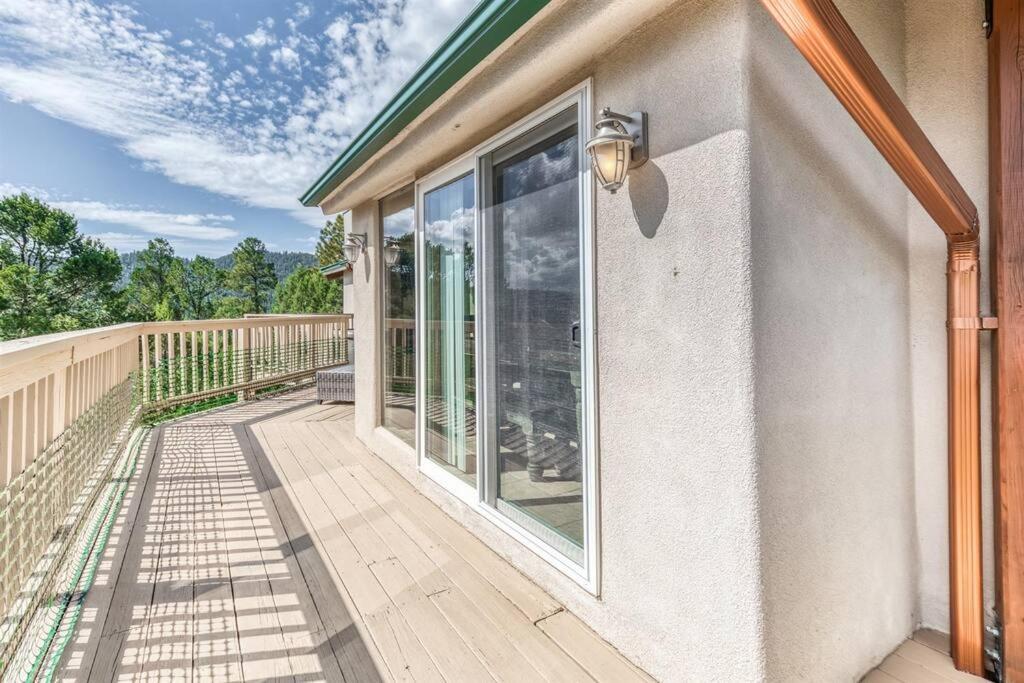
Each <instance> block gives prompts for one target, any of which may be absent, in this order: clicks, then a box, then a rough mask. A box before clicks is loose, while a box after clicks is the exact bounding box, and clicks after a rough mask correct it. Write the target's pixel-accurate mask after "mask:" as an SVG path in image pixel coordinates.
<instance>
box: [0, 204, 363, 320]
mask: <svg viewBox="0 0 1024 683" xmlns="http://www.w3.org/2000/svg"><path fill="white" fill-rule="evenodd" d="M342 229H343V227H342V225H341V219H340V217H339V218H338V219H337V220H335V221H330V222H328V223H327V225H326V226H325V227H324V228H323V229H322V230H321V235H320V241H319V243H318V244H317V255H315V256H314V255H313V254H306V253H302V252H272V251H268V250H267V248H266V245H264V244H263V242H262V241H260V240H259V239H257V238H255V237H246V238H245V239H243V240H242V241H241V242H240V243H239V244H238V245H237V246H236V247H235V248H234V250H233V251H232V252H231V253H230V254H227V255H225V256H222V257H220V258H217V259H210V258H207V257H204V256H196V257H194V258H183V257H181V256H178V255H177V254H175V252H174V247H173V246H172V245H171V243H170V242H168V241H167V240H165V239H163V238H155V239H152V240H150V241H149V243H148V244H147V246H146V248H145V249H143V250H141V251H136V252H132V253H130V254H121V255H120V256H119V255H118V254H117V253H116V252H115V251H114V250H113V249H110V248H108V247H106V246H105V245H104V244H103V243H102V242H100V241H99V240H96V239H94V238H91V237H88V236H86V235H83V234H81V233H80V232H79V228H78V221H77V220H76V219H75V217H74V216H73V215H71V214H69V213H67V212H65V211H62V210H60V209H55V208H53V207H50V206H48V205H47V204H46V203H45V202H42V201H40V200H39V199H37V198H34V197H31V196H29V195H27V194H19V195H13V196H9V197H2V198H0V340H2V339H16V338H19V337H25V336H32V335H37V334H46V333H49V332H62V331H69V330H76V329H83V328H88V327H100V326H103V325H111V324H115V323H119V322H128V321H149V320H197V319H204V318H236V317H241V316H243V315H246V314H248V313H266V312H270V311H273V312H274V313H334V312H340V311H341V309H342V302H341V296H342V290H341V286H340V285H339V283H337V282H329V281H328V280H326V279H324V278H323V276H321V275H320V272H319V270H318V269H317V268H316V267H315V264H317V263H318V262H325V259H330V260H327V261H326V263H333V262H334V261H337V260H338V258H340V256H337V257H335V256H336V255H337V254H340V241H339V240H340V237H339V235H340V234H341V232H342Z"/></svg>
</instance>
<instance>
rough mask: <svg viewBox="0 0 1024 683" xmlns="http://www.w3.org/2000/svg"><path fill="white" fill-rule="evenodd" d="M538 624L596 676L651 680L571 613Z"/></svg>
mask: <svg viewBox="0 0 1024 683" xmlns="http://www.w3.org/2000/svg"><path fill="white" fill-rule="evenodd" d="M537 626H539V627H540V629H541V630H542V631H544V632H545V633H547V634H548V635H549V636H550V637H551V638H552V639H553V640H554V641H555V642H556V643H558V644H559V646H561V648H562V649H563V650H565V651H566V652H567V653H568V654H569V655H570V656H571V657H572V658H573V659H575V660H576V661H577V662H578V663H579V664H580V666H582V667H583V668H584V669H586V671H587V672H588V673H590V675H591V676H594V677H595V678H599V679H602V680H611V681H617V682H624V681H645V682H646V683H650V682H651V681H653V679H652V678H651V677H650V676H648V675H647V674H645V673H644V672H642V671H640V669H638V668H636V667H635V666H633V665H632V664H631V663H630V662H629V661H628V660H627V659H626V658H625V657H623V656H622V655H621V654H619V653H618V652H616V651H615V649H614V648H612V647H611V646H610V645H609V644H608V643H607V642H605V641H604V640H602V639H601V637H600V636H598V635H597V634H596V633H594V632H593V631H592V630H590V628H589V627H588V626H587V625H586V624H584V623H583V622H582V621H581V620H580V619H579V618H578V617H577V616H576V615H574V614H572V613H571V612H567V611H562V612H558V613H556V614H553V615H551V616H550V617H547V618H545V619H542V620H541V621H539V622H537Z"/></svg>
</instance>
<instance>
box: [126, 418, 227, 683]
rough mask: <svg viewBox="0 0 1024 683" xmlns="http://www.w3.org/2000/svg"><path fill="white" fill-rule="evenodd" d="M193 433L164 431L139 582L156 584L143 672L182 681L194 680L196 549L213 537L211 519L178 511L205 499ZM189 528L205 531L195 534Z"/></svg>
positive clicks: (140, 663) (147, 614)
mask: <svg viewBox="0 0 1024 683" xmlns="http://www.w3.org/2000/svg"><path fill="white" fill-rule="evenodd" d="M188 432H189V430H182V429H181V428H179V427H178V426H175V425H172V426H169V427H167V428H166V429H165V430H164V438H163V445H162V455H163V457H161V459H160V465H159V470H158V471H157V482H156V498H155V500H154V502H153V514H152V515H150V518H149V520H148V521H147V525H146V528H147V532H148V534H149V535H151V536H152V539H153V540H152V542H151V543H148V544H147V546H148V547H147V550H149V551H150V552H148V553H146V554H145V556H144V557H143V564H142V571H141V572H140V573H139V575H138V576H137V577H136V578H135V580H136V581H139V582H142V583H147V582H148V583H152V585H153V593H152V600H151V602H150V604H149V606H148V608H147V609H145V611H144V623H145V626H144V630H143V634H142V637H141V638H140V645H141V647H140V648H139V650H138V657H137V660H136V666H137V667H139V669H138V671H139V672H140V673H142V672H145V673H146V674H147V675H154V674H156V675H158V676H159V677H161V678H167V679H171V680H179V681H180V680H184V681H191V680H192V655H193V651H194V641H193V637H194V633H193V628H192V627H193V620H194V617H195V614H194V607H195V602H194V599H195V592H194V591H195V583H194V576H195V575H194V569H195V562H196V558H195V550H196V543H197V542H198V541H201V540H206V539H207V538H208V537H209V536H210V532H209V531H208V529H207V527H208V524H207V523H206V522H205V520H200V521H199V522H196V520H195V519H194V518H191V516H190V515H188V514H187V513H186V512H183V511H179V510H177V509H176V507H177V506H176V503H178V502H180V501H187V502H190V503H195V502H197V499H198V500H201V496H200V494H199V493H198V490H197V477H196V476H195V475H194V472H195V468H196V466H197V461H198V459H199V455H200V454H199V453H198V452H197V449H196V444H194V443H191V442H190V441H189V433H188ZM189 525H197V526H199V528H200V530H199V531H196V532H192V531H190V530H189V529H188V528H187V526H189Z"/></svg>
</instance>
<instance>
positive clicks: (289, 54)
mask: <svg viewBox="0 0 1024 683" xmlns="http://www.w3.org/2000/svg"><path fill="white" fill-rule="evenodd" d="M270 58H271V59H272V60H273V62H274V63H275V64H281V65H282V66H284V67H285V68H288V69H297V68H299V61H300V60H299V53H298V52H296V51H295V50H293V49H291V48H290V47H288V46H287V45H284V46H282V47H279V48H277V49H276V50H272V51H271V53H270Z"/></svg>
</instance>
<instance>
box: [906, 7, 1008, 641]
mask: <svg viewBox="0 0 1024 683" xmlns="http://www.w3.org/2000/svg"><path fill="white" fill-rule="evenodd" d="M983 19H984V6H983V3H980V2H979V3H973V2H962V1H960V0H927V1H926V0H917V1H916V2H912V3H909V4H908V5H907V12H906V32H907V98H906V101H907V106H908V107H909V108H910V111H911V112H912V113H913V114H914V116H915V117H916V118H917V120H918V123H919V124H920V125H921V127H922V128H923V129H924V131H925V132H926V133H927V134H928V137H929V138H930V139H931V141H932V144H934V145H935V148H936V149H937V150H938V151H939V153H940V154H941V155H942V157H943V159H945V160H946V163H947V164H948V165H949V167H950V168H951V169H952V170H953V172H954V173H955V174H956V176H957V178H958V179H959V180H960V183H961V184H962V185H963V186H964V189H965V190H967V194H968V195H969V196H970V197H971V199H972V200H973V201H974V203H975V205H976V206H977V207H978V215H979V218H980V223H981V225H980V227H981V235H982V248H981V257H982V259H981V267H982V270H981V281H982V287H981V291H982V303H981V310H982V311H983V312H986V311H989V310H991V309H990V308H989V302H988V297H987V292H988V283H989V282H990V278H989V275H990V273H989V267H988V264H989V260H988V256H989V248H990V246H991V242H990V241H989V239H988V203H989V202H988V153H987V138H988V126H987V116H988V84H987V78H986V76H987V71H986V70H987V54H988V52H987V51H988V45H987V43H986V41H985V37H984V30H983V29H982V28H981V22H982V20H983ZM907 220H908V226H909V231H908V238H909V240H910V327H911V331H912V337H911V345H912V349H913V352H912V359H913V394H914V406H913V417H914V452H915V462H916V474H915V479H916V486H917V522H918V547H919V550H918V552H919V556H920V586H919V593H920V604H919V610H920V621H921V624H922V625H924V626H929V627H932V628H937V629H940V630H943V631H948V630H949V560H948V557H949V556H948V553H949V543H948V536H947V529H948V524H947V519H948V514H949V510H948V505H947V499H946V496H945V495H944V493H945V491H946V489H947V483H948V468H947V456H946V364H945V358H946V329H945V325H944V324H943V321H944V320H945V314H946V289H945V280H944V277H945V274H944V271H945V266H944V262H945V245H944V244H943V240H941V239H937V238H936V236H935V224H934V223H933V222H932V220H931V219H930V218H929V217H928V215H927V214H926V213H925V212H924V210H923V209H922V208H921V207H920V205H918V203H917V202H916V201H914V199H913V198H911V199H910V203H909V205H908V216H907ZM990 344H991V335H990V334H983V335H982V347H981V349H982V372H981V377H982V387H981V404H982V419H981V430H982V440H981V443H982V463H983V471H982V478H981V481H982V486H983V493H984V496H983V501H984V508H983V521H984V541H985V547H984V551H985V553H984V569H985V589H986V590H985V604H986V608H990V607H991V605H992V603H993V600H994V587H995V579H994V576H995V575H994V564H993V551H992V540H993V538H994V537H993V532H992V520H993V514H992V470H991V463H992V448H991V445H992V429H991V426H992V422H991V385H990V384H989V381H988V380H989V377H990V376H991V375H990V368H991V365H990V360H991V355H990V351H991V346H990Z"/></svg>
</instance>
